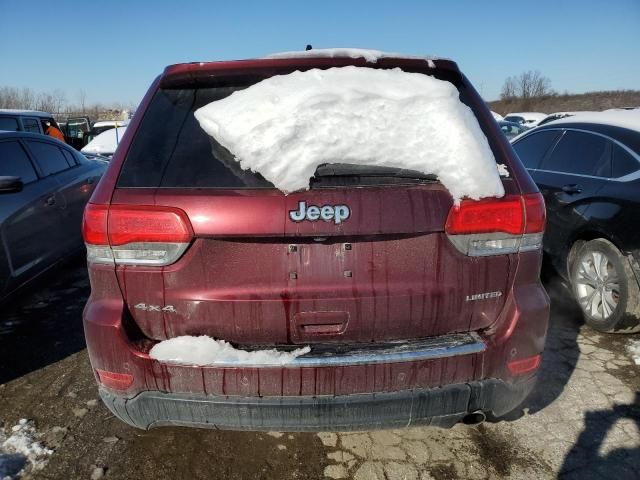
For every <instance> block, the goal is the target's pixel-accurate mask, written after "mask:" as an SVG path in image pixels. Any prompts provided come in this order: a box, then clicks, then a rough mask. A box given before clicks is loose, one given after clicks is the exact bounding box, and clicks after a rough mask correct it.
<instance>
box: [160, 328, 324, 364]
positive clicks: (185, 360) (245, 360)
mask: <svg viewBox="0 0 640 480" xmlns="http://www.w3.org/2000/svg"><path fill="white" fill-rule="evenodd" d="M310 351H311V349H310V348H309V347H304V348H298V349H296V350H293V351H291V352H282V351H279V350H276V349H270V350H254V351H251V352H248V351H246V350H239V349H237V348H234V347H233V346H232V345H231V344H230V343H229V342H225V341H224V340H214V339H213V338H211V337H208V336H206V335H202V336H199V337H192V336H189V335H184V336H181V337H176V338H171V339H169V340H164V341H162V342H160V343H158V344H156V345H154V347H153V348H152V349H151V351H150V352H149V355H150V356H151V358H155V359H156V360H159V361H161V362H165V363H177V364H183V365H199V366H205V365H220V364H237V363H242V364H244V365H286V364H287V363H291V362H292V361H293V360H295V359H296V358H297V357H299V356H300V355H304V354H305V353H309V352H310Z"/></svg>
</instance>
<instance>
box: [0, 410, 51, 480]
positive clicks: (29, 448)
mask: <svg viewBox="0 0 640 480" xmlns="http://www.w3.org/2000/svg"><path fill="white" fill-rule="evenodd" d="M35 437H36V429H35V427H34V426H33V422H30V421H28V420H27V419H26V418H23V419H21V420H20V421H19V422H18V424H17V425H15V426H13V427H12V428H11V435H10V436H9V437H8V438H7V437H5V436H4V434H3V432H2V430H0V478H1V479H3V480H7V479H8V480H13V479H14V478H15V479H17V478H20V477H21V476H22V473H23V471H24V469H25V468H27V467H28V466H29V465H30V466H31V470H32V471H35V470H42V469H43V468H44V466H45V465H46V464H47V461H48V457H49V455H51V454H52V453H53V450H50V449H48V448H46V447H43V446H42V445H41V444H40V442H37V441H36V440H35ZM27 464H29V465H27Z"/></svg>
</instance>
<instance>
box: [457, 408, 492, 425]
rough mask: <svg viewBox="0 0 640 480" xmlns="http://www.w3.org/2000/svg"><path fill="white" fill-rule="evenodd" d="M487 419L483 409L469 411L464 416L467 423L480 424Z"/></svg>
mask: <svg viewBox="0 0 640 480" xmlns="http://www.w3.org/2000/svg"><path fill="white" fill-rule="evenodd" d="M486 419H487V416H486V415H485V414H484V412H483V411H482V410H476V411H475V412H471V413H467V414H466V415H465V416H464V417H463V418H462V423H464V424H465V425H480V424H481V423H482V422H484V421H485V420H486Z"/></svg>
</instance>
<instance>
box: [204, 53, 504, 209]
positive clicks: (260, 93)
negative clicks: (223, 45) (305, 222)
mask: <svg viewBox="0 0 640 480" xmlns="http://www.w3.org/2000/svg"><path fill="white" fill-rule="evenodd" d="M194 115H195V117H196V119H197V120H198V122H199V123H200V126H201V127H202V128H203V129H204V131H205V132H207V134H209V135H210V136H212V137H213V138H215V139H216V141H218V142H219V143H220V144H222V145H223V146H224V147H226V148H227V149H228V150H229V151H230V152H231V153H232V154H233V155H234V156H235V158H236V160H237V161H238V162H239V163H240V166H241V167H242V168H243V169H245V170H247V169H249V170H252V171H254V172H258V173H260V174H262V176H264V177H265V178H266V179H267V180H269V181H270V182H271V183H273V184H274V185H275V186H276V188H278V189H280V190H282V191H283V192H285V193H289V192H293V191H297V190H303V189H307V188H309V178H311V177H312V176H313V175H314V173H315V170H316V168H317V166H318V165H320V164H323V163H350V164H359V165H375V166H384V167H396V168H404V169H410V170H417V171H419V172H422V173H426V174H435V175H437V176H438V178H439V179H440V181H441V182H442V184H443V185H444V186H445V187H446V188H447V189H448V190H449V192H450V193H451V195H452V196H453V198H454V200H455V201H459V200H460V199H461V198H463V197H469V198H473V199H479V198H483V197H493V196H498V197H499V196H502V195H504V189H503V187H502V183H501V181H500V178H499V176H498V173H497V171H496V162H495V159H494V157H493V153H492V152H491V149H490V148H489V144H488V142H487V139H486V137H485V136H484V134H483V133H482V131H481V129H480V126H479V125H478V122H477V120H476V118H475V116H474V114H473V112H472V111H471V109H470V108H469V107H467V106H466V105H464V104H463V103H462V102H461V101H460V99H459V96H458V91H457V89H456V87H455V86H454V85H452V84H451V83H449V82H446V81H443V80H438V79H436V78H433V77H430V76H428V75H423V74H418V73H407V72H404V71H402V70H400V69H393V70H378V69H372V68H362V67H353V66H349V67H342V68H330V69H328V70H318V69H313V70H308V71H305V72H300V71H296V72H293V73H291V74H288V75H280V76H274V77H271V78H268V79H266V80H263V81H261V82H259V83H257V84H255V85H252V86H250V87H249V88H247V89H245V90H240V91H236V92H234V93H233V94H232V95H230V96H228V97H226V98H224V99H222V100H217V101H215V102H211V103H210V104H208V105H205V106H204V107H202V108H200V109H198V110H196V112H195V113H194Z"/></svg>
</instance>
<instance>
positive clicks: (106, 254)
mask: <svg viewBox="0 0 640 480" xmlns="http://www.w3.org/2000/svg"><path fill="white" fill-rule="evenodd" d="M82 233H83V236H84V240H85V243H86V245H87V260H88V261H89V262H93V263H108V264H113V263H117V264H123V265H157V266H159V265H169V264H171V263H173V262H175V261H176V260H177V259H178V258H180V256H181V255H182V254H183V253H184V251H185V250H186V249H187V247H188V246H189V243H190V242H191V240H192V238H193V230H192V228H191V223H190V222H189V219H188V217H187V214H186V213H185V212H183V211H182V210H180V209H177V208H170V207H156V206H124V205H112V206H110V207H109V206H106V205H94V204H88V205H87V207H86V208H85V212H84V219H83V228H82Z"/></svg>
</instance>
